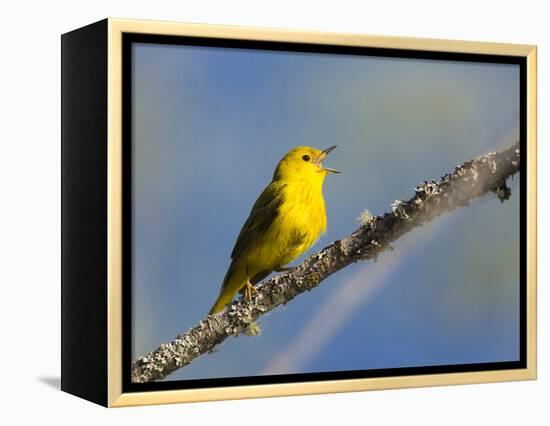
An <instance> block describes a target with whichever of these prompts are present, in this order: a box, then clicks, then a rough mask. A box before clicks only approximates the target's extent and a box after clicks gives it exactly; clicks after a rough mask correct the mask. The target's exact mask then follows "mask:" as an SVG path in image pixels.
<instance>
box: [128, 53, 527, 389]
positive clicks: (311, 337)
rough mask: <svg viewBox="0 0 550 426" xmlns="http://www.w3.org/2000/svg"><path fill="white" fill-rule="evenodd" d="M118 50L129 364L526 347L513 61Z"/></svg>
mask: <svg viewBox="0 0 550 426" xmlns="http://www.w3.org/2000/svg"><path fill="white" fill-rule="evenodd" d="M130 49H131V50H130V55H131V63H130V71H131V87H130V92H129V107H130V110H131V114H130V117H129V119H130V122H131V125H130V127H129V129H130V132H131V137H130V140H129V143H130V148H129V149H130V151H131V162H130V167H131V195H130V196H131V232H130V236H129V238H130V247H131V250H130V251H131V256H130V262H131V266H130V271H131V274H130V276H129V277H126V278H125V279H128V280H129V281H127V282H128V283H129V284H128V285H129V287H128V289H129V290H128V292H129V294H131V297H130V299H131V300H130V304H129V307H130V314H129V315H130V324H129V330H128V332H129V336H130V343H131V345H130V349H129V351H130V358H131V359H130V360H128V361H127V362H126V367H127V368H128V369H129V374H131V380H132V382H134V383H138V382H140V383H146V382H147V383H158V382H163V383H164V382H178V383H184V382H185V384H187V385H192V383H202V384H206V385H208V383H209V382H208V380H224V379H227V380H233V379H239V378H240V379H246V378H248V379H250V378H253V379H254V380H258V383H261V380H272V381H277V380H278V379H281V380H283V379H285V378H286V380H289V379H288V378H299V379H300V380H308V379H309V378H310V377H311V378H316V379H319V378H333V377H370V376H375V375H377V374H378V375H392V374H403V372H406V373H409V374H415V373H416V372H417V371H422V372H428V373H429V372H431V371H432V370H430V369H434V370H433V371H434V372H435V371H449V372H451V371H469V368H471V369H472V370H475V369H477V370H479V369H483V368H509V366H511V365H517V363H518V362H520V361H521V360H522V350H523V349H522V337H521V335H522V329H521V328H522V307H521V306H522V304H521V288H522V287H521V286H522V285H523V284H522V282H523V278H522V273H521V256H522V252H521V238H522V236H521V221H522V217H521V213H520V202H521V197H522V191H521V188H520V187H521V179H520V175H519V173H518V171H519V158H520V151H519V146H520V145H519V141H520V137H521V119H520V117H521V102H520V92H521V91H520V81H521V75H520V66H519V65H518V64H514V63H506V62H505V61H500V62H498V61H497V62H491V61H489V60H487V61H480V60H453V59H437V58H428V57H399V56H395V57H392V56H390V55H387V54H386V55H376V54H348V53H340V52H338V53H331V52H321V51H320V52H315V51H298V50H299V49H295V50H284V49H262V48H258V47H252V48H247V47H235V46H229V47H224V46H208V45H200V46H199V45H187V44H185V43H183V42H182V43H177V44H176V43H155V42H133V43H132V44H131V47H130ZM125 143H126V142H125ZM130 364H131V365H130ZM454 368H457V369H458V370H453V369H454ZM437 369H440V370H437ZM441 369H443V370H441ZM445 369H447V370H445ZM331 375H332V376H331ZM369 375H370V376H369ZM250 380H252V379H250ZM212 383H214V382H212ZM227 383H229V382H227ZM250 383H252V382H250ZM182 386H183V385H182Z"/></svg>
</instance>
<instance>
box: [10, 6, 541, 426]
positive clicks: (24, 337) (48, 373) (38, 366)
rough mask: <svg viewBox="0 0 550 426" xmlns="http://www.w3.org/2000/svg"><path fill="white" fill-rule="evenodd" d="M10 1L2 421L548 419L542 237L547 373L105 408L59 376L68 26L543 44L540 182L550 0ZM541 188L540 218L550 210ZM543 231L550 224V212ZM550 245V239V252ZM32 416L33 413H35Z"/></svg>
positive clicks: (431, 421) (472, 421)
mask: <svg viewBox="0 0 550 426" xmlns="http://www.w3.org/2000/svg"><path fill="white" fill-rule="evenodd" d="M321 3H322V2H321V1H319V0H318V1H317V2H314V1H311V2H306V1H303V2H300V1H298V0H288V1H283V0H268V1H245V0H233V1H213V0H212V1H210V0H203V1H189V2H186V1H181V0H180V1H178V2H169V1H164V0H154V1H136V0H134V1H129V0H125V1H118V2H116V4H115V2H113V1H104V0H95V1H87V2H78V1H72V2H69V1H58V2H54V1H49V2H48V1H40V2H39V1H36V2H31V1H17V2H16V1H7V0H5V1H4V2H2V3H1V5H0V10H1V13H0V16H1V17H2V25H0V31H1V33H2V49H1V53H0V55H1V56H0V58H1V60H0V62H1V65H0V73H1V78H0V102H1V105H2V114H1V117H2V119H1V120H0V123H1V124H0V147H1V155H0V164H1V165H0V191H1V192H0V194H1V199H2V208H1V209H0V215H1V220H0V250H1V252H0V259H2V261H1V265H2V267H1V268H0V283H1V284H2V294H1V296H0V330H1V335H0V345H1V347H2V349H1V351H0V354H1V359H2V363H1V367H0V371H1V373H0V377H1V378H2V382H3V383H2V386H0V393H1V402H0V406H1V409H0V419H2V418H8V417H12V420H11V421H10V422H9V423H4V424H22V423H23V422H24V421H26V420H29V421H31V420H32V419H35V420H38V421H40V420H50V421H56V422H58V423H61V424H79V425H85V424H93V425H98V424H102V425H105V424H120V422H125V424H146V423H149V424H151V423H152V422H157V421H159V422H160V421H163V420H164V421H167V422H178V423H183V422H185V423H186V424H209V423H211V422H212V423H213V422H218V423H221V422H224V421H228V420H231V419H232V420H233V421H230V422H229V423H235V424H237V422H238V424H245V423H248V422H249V421H250V422H252V421H254V422H255V423H258V424H261V423H265V424H281V423H282V422H285V423H286V422H291V421H292V423H294V422H295V421H296V420H298V419H297V417H300V418H301V419H300V420H301V421H307V422H308V423H314V422H315V423H317V422H321V423H322V424H324V423H326V424H334V423H337V422H340V423H342V422H347V420H348V419H349V420H352V419H357V420H356V421H357V422H361V423H366V424H369V423H370V424H379V423H381V422H384V423H383V424H386V423H390V424H392V423H399V424H423V425H424V424H427V425H432V424H433V425H439V424H442V423H444V424H451V425H452V424H460V425H462V424H474V425H475V424H481V423H484V424H509V423H510V424H512V423H516V422H525V423H527V422H528V423H527V424H543V422H544V419H545V420H546V424H548V423H547V422H548V419H549V418H550V415H549V410H548V408H547V404H548V395H550V385H549V381H550V373H549V372H548V365H549V364H548V361H547V359H548V357H549V348H548V340H547V339H544V336H545V335H546V336H548V326H547V324H548V321H549V315H548V312H549V310H550V305H549V300H548V296H549V291H548V289H547V288H545V286H544V282H545V281H547V280H546V278H547V270H545V268H544V266H543V262H544V260H543V255H545V254H546V256H544V257H546V259H545V260H546V263H547V264H548V263H549V261H550V259H548V255H547V254H548V251H547V250H545V252H543V250H544V248H542V245H543V244H542V242H539V255H540V261H539V265H540V267H539V287H540V289H539V310H540V311H539V312H540V313H539V339H540V342H539V360H540V361H539V380H538V381H537V382H524V383H503V384H491V385H470V386H456V387H443V388H428V389H413V390H397V391H384V392H363V393H354V394H339V395H322V396H306V397H299V398H278V399H263V400H249V401H233V402H228V401H225V402H217V403H208V404H206V403H202V404H189V405H172V406H156V407H142V408H132V409H117V410H110V411H108V410H105V409H103V408H99V407H97V406H94V405H92V404H90V403H87V402H85V401H82V400H79V399H78V398H75V397H72V396H69V395H67V394H64V393H61V392H59V391H58V390H57V389H55V388H54V384H56V383H57V381H58V377H59V356H60V355H59V339H60V337H59V321H60V315H59V293H60V290H59V275H60V273H59V269H60V268H59V257H60V247H59V242H60V239H59V214H60V212H59V204H60V191H59V179H60V158H59V157H60V144H59V139H60V114H59V111H60V87H59V85H60V67H59V63H60V43H59V35H60V34H61V33H63V32H66V31H68V30H71V29H74V28H77V27H79V26H82V25H85V24H88V23H90V22H93V21H96V20H99V19H101V18H104V17H106V16H115V17H128V18H144V19H162V20H172V21H187V22H203V23H219V24H236V25H239V24H240V25H253V26H270V27H284V28H301V29H312V30H313V29H315V30H328V31H339V32H357V33H371V34H383V35H403V36H421V37H435V38H457V39H470V40H487V41H500V42H518V43H532V44H538V45H539V99H540V101H539V164H540V165H542V166H540V170H539V187H541V188H542V187H543V186H544V183H546V182H548V174H549V172H548V169H549V168H548V167H544V165H545V163H547V162H548V161H550V158H549V155H548V154H549V150H548V148H547V147H546V144H545V136H546V132H545V129H546V126H545V124H546V122H545V118H546V117H548V102H549V100H548V98H549V93H548V85H547V84H546V80H545V76H546V75H548V74H549V72H550V64H549V60H548V57H547V56H546V51H547V50H546V49H547V48H549V47H550V37H549V33H550V32H549V30H548V27H549V25H548V19H547V18H548V13H546V12H545V11H544V7H543V5H544V4H545V2H542V1H538V2H537V1H527V0H526V1H521V2H520V1H514V2H509V1H503V0H501V1H485V2H481V1H479V0H477V1H465V0H462V1H455V2H443V1H424V0H416V1H410V0H409V1H407V0H403V1H402V0H399V1H396V0H394V1H376V2H367V1H355V2H354V1H346V0H339V1H332V2H325V3H323V4H321ZM548 202H549V195H548V192H547V191H546V193H543V192H542V191H539V206H540V210H539V217H540V218H545V216H548V214H549V209H548ZM539 223H540V225H539V230H540V234H539V235H540V236H541V240H542V237H543V236H548V235H547V234H548V225H547V223H548V222H546V221H544V219H543V220H541V221H540V222H539ZM545 248H546V249H548V247H547V245H546V247H545ZM25 423H26V422H25Z"/></svg>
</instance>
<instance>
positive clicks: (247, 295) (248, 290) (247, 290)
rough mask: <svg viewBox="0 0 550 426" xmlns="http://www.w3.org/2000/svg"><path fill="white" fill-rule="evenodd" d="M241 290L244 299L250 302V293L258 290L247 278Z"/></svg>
mask: <svg viewBox="0 0 550 426" xmlns="http://www.w3.org/2000/svg"><path fill="white" fill-rule="evenodd" d="M243 290H244V293H243V295H244V299H245V300H246V301H247V302H250V301H251V300H252V295H253V294H254V293H256V292H257V291H258V290H256V288H255V287H254V285H252V283H251V282H250V280H248V279H247V280H246V284H245V285H244V289H243Z"/></svg>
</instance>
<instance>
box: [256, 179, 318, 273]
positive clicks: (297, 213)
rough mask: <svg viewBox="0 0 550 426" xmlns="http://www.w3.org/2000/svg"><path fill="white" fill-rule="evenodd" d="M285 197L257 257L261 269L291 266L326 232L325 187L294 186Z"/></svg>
mask: <svg viewBox="0 0 550 426" xmlns="http://www.w3.org/2000/svg"><path fill="white" fill-rule="evenodd" d="M283 194H284V195H283V202H282V204H281V206H280V207H279V212H278V213H279V214H278V215H277V218H276V220H275V221H274V222H273V224H272V226H271V227H270V229H269V230H268V232H266V235H265V238H264V239H263V241H262V243H261V244H260V246H259V247H258V251H257V252H256V253H255V254H256V256H254V257H255V258H256V259H255V260H256V262H257V264H258V266H260V269H261V268H266V269H274V268H277V267H281V266H284V265H286V264H288V263H290V262H292V261H293V260H294V259H296V258H297V257H299V256H300V255H302V254H303V253H304V252H305V251H307V250H308V249H309V248H310V247H311V246H312V245H313V244H314V243H315V242H316V241H317V239H318V238H319V237H320V236H321V234H323V233H324V232H325V231H326V227H327V218H326V211H325V201H324V198H323V193H322V185H312V184H311V182H309V183H306V184H304V183H299V182H291V183H288V184H287V185H286V186H285V188H284V192H283ZM256 262H254V263H256Z"/></svg>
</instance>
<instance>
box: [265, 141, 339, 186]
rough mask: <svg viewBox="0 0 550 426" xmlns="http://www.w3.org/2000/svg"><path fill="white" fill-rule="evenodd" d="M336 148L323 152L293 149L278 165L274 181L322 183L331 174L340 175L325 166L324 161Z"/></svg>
mask: <svg viewBox="0 0 550 426" xmlns="http://www.w3.org/2000/svg"><path fill="white" fill-rule="evenodd" d="M334 148H336V145H333V146H331V147H329V148H327V149H324V150H322V151H321V150H320V149H316V148H311V147H309V146H297V147H296V148H292V149H291V150H290V151H289V152H287V153H286V155H285V156H284V157H283V158H282V159H281V161H279V164H277V168H276V169H275V173H274V174H273V180H281V179H291V180H295V179H298V180H304V179H312V180H320V181H322V180H323V179H324V177H325V176H326V175H327V174H329V173H340V172H339V171H338V170H336V169H331V168H329V167H324V166H323V160H324V159H325V157H326V156H327V155H328V153H329V152H331V151H332V150H333V149H334Z"/></svg>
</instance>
